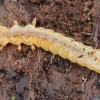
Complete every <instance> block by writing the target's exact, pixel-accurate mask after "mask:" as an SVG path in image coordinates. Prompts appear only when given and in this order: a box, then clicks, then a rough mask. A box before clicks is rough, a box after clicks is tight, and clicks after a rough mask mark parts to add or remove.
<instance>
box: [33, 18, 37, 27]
mask: <svg viewBox="0 0 100 100" xmlns="http://www.w3.org/2000/svg"><path fill="white" fill-rule="evenodd" d="M32 25H33V26H35V25H36V18H34V20H33V21H32Z"/></svg>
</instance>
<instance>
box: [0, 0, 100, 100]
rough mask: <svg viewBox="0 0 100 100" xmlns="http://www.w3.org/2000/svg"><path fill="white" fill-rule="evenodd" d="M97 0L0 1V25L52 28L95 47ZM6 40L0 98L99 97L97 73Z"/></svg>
mask: <svg viewBox="0 0 100 100" xmlns="http://www.w3.org/2000/svg"><path fill="white" fill-rule="evenodd" d="M99 7H100V1H99V0H94V1H93V0H0V23H1V24H2V25H4V26H6V27H11V26H12V25H13V21H14V20H17V21H18V23H19V25H21V26H25V25H27V24H29V23H31V22H32V20H33V19H34V18H37V24H36V26H37V27H39V26H42V27H45V28H50V29H53V30H55V31H57V32H60V33H62V34H65V35H66V36H69V37H73V38H74V39H75V40H77V41H80V42H83V43H84V44H86V45H90V46H93V47H96V48H99V47H100V46H99V45H100V39H99V38H100V35H99V33H100V30H99V29H100V8H99ZM22 48H23V49H22V51H21V52H18V50H17V46H14V45H12V44H7V46H6V47H5V48H4V50H3V51H2V52H1V53H0V100H100V75H99V74H98V73H96V72H94V71H91V70H89V69H87V68H86V67H84V68H83V67H81V66H79V65H78V64H74V63H72V62H70V61H69V60H67V59H66V60H65V59H62V58H61V57H59V56H58V55H53V54H52V53H50V52H46V51H44V50H43V49H41V48H37V47H36V49H35V51H34V52H32V50H31V48H30V46H27V45H24V44H22Z"/></svg>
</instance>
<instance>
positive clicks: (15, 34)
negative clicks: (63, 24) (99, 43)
mask: <svg viewBox="0 0 100 100" xmlns="http://www.w3.org/2000/svg"><path fill="white" fill-rule="evenodd" d="M35 24H36V19H34V21H33V23H32V24H29V25H27V26H25V27H20V26H18V24H17V22H15V24H14V25H13V26H12V27H11V28H7V27H4V26H1V25H0V50H2V49H3V48H4V46H6V44H7V43H12V44H14V45H18V50H21V43H24V44H26V45H30V46H31V49H32V50H34V49H35V47H34V45H35V46H37V47H42V48H43V49H44V50H46V51H50V52H52V53H53V54H58V55H59V56H61V57H62V58H65V59H66V58H67V59H69V60H70V61H72V62H73V63H78V64H79V65H81V66H86V67H88V68H89V69H91V70H94V71H96V72H98V73H100V51H99V50H98V49H94V48H93V47H90V46H86V45H84V44H83V43H80V42H77V41H75V40H74V39H72V38H70V37H65V36H64V35H62V34H60V33H57V32H55V31H53V30H51V29H45V28H43V27H37V28H36V27H35Z"/></svg>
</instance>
